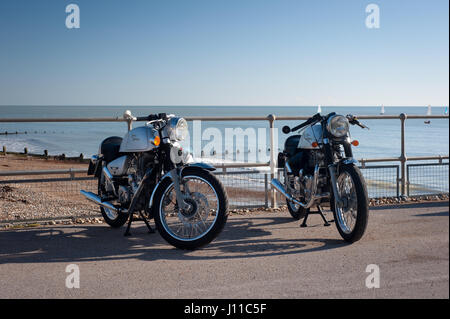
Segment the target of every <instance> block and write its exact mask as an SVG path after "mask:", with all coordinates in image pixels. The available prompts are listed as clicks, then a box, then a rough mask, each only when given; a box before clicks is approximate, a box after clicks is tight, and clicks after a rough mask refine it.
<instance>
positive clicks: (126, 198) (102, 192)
mask: <svg viewBox="0 0 450 319" xmlns="http://www.w3.org/2000/svg"><path fill="white" fill-rule="evenodd" d="M124 118H125V119H127V120H129V121H145V122H146V124H145V126H142V127H137V128H134V129H132V130H130V131H129V132H128V133H127V134H126V135H125V137H124V138H121V137H117V136H112V137H108V138H107V139H105V140H104V141H103V142H102V143H101V144H100V148H99V151H98V154H97V155H95V156H93V157H92V159H91V161H90V163H89V169H88V174H89V175H94V176H95V177H96V178H97V179H98V193H97V194H94V193H92V192H87V191H84V190H82V191H81V194H83V195H84V196H85V197H86V198H87V199H88V200H90V201H93V202H94V203H96V204H98V205H99V206H100V210H101V213H102V216H103V218H104V220H105V221H106V223H107V224H108V225H110V226H111V227H114V228H118V227H121V226H122V225H124V224H125V223H126V222H127V221H128V226H127V229H126V231H125V235H130V227H131V223H132V221H133V218H134V217H133V215H134V214H139V216H140V217H141V219H142V220H144V222H145V224H146V225H147V227H148V229H149V231H150V232H152V233H153V232H154V230H153V228H152V227H151V226H150V224H149V222H148V220H149V219H152V218H154V221H155V225H156V228H157V230H158V232H159V233H160V234H161V236H162V237H163V238H164V239H165V240H166V241H167V242H169V243H170V244H172V245H173V246H175V247H177V248H181V249H190V250H193V249H197V248H199V247H201V246H204V245H206V244H208V243H210V242H211V241H212V240H213V239H214V238H216V237H217V236H218V235H219V233H220V232H221V231H222V229H223V228H224V226H225V223H226V221H227V216H228V198H227V193H226V191H225V188H224V187H223V185H222V183H221V182H220V181H219V180H218V179H217V178H216V177H215V176H214V175H213V174H212V173H211V171H214V170H215V168H214V167H212V166H210V165H207V164H205V163H194V162H193V159H192V156H190V154H188V153H185V152H184V151H183V150H182V148H181V146H180V144H179V142H181V141H182V140H184V139H185V138H186V136H187V134H188V124H187V122H186V120H185V119H183V118H180V117H176V116H174V115H167V114H165V113H161V114H157V115H156V114H154V115H149V116H145V117H137V118H136V117H133V116H132V115H131V112H130V111H127V112H125V114H124Z"/></svg>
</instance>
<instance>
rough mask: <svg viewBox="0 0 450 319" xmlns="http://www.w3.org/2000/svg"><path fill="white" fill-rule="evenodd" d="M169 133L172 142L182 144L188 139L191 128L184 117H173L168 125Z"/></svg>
mask: <svg viewBox="0 0 450 319" xmlns="http://www.w3.org/2000/svg"><path fill="white" fill-rule="evenodd" d="M166 128H167V133H168V135H169V139H170V140H171V141H176V142H181V141H183V140H185V139H186V137H187V135H188V132H189V126H188V123H187V121H186V120H185V119H184V118H183V117H172V118H170V120H169V122H168V123H167V126H166Z"/></svg>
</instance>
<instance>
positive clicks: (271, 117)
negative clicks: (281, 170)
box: [267, 114, 277, 208]
mask: <svg viewBox="0 0 450 319" xmlns="http://www.w3.org/2000/svg"><path fill="white" fill-rule="evenodd" d="M267 119H268V121H269V125H270V180H272V179H273V178H275V170H276V160H275V125H274V122H275V119H276V118H275V115H273V114H270V115H269V116H267ZM271 189H272V190H271V194H272V196H271V199H272V202H271V206H272V208H276V207H277V193H276V190H275V189H274V188H273V187H271Z"/></svg>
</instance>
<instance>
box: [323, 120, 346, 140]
mask: <svg viewBox="0 0 450 319" xmlns="http://www.w3.org/2000/svg"><path fill="white" fill-rule="evenodd" d="M327 129H328V132H330V133H331V134H332V135H333V136H335V137H343V136H346V135H347V133H348V130H349V123H348V120H347V118H346V117H345V116H342V115H335V116H332V117H330V118H329V119H328V123H327Z"/></svg>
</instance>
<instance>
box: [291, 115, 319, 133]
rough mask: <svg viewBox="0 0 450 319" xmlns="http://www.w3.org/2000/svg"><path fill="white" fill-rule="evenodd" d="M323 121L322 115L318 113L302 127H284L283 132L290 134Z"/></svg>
mask: <svg viewBox="0 0 450 319" xmlns="http://www.w3.org/2000/svg"><path fill="white" fill-rule="evenodd" d="M321 120H322V115H320V113H317V114H316V115H314V116H313V117H311V118H309V119H308V120H306V122H303V123H302V124H300V125H297V126H295V127H293V128H289V126H284V127H283V129H282V130H283V133H284V134H289V133H290V132H294V131H298V130H299V129H301V128H304V127H305V126H308V125H311V124H316V123H317V122H319V121H321Z"/></svg>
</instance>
